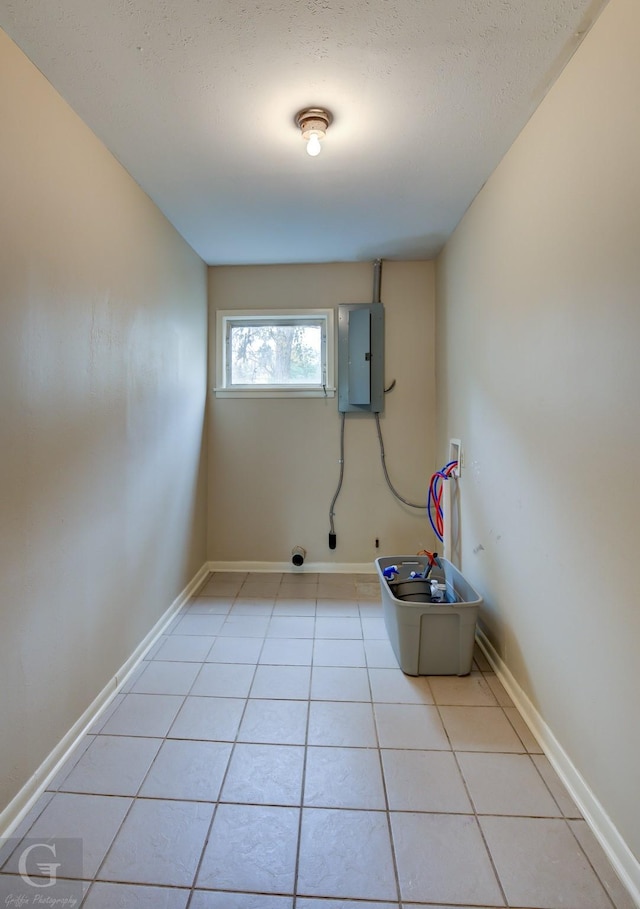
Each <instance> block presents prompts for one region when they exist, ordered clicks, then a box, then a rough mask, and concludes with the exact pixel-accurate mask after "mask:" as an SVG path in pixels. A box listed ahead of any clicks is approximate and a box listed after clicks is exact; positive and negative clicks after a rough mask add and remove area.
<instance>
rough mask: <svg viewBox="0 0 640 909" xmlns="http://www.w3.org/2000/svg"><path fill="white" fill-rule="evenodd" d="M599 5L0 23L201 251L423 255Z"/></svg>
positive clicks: (160, 5)
mask: <svg viewBox="0 0 640 909" xmlns="http://www.w3.org/2000/svg"><path fill="white" fill-rule="evenodd" d="M604 3H605V0H595V2H594V0H393V2H390V0H269V2H263V0H180V2H176V0H172V2H168V0H0V26H1V27H2V28H3V29H4V30H5V31H6V32H7V33H8V34H9V35H10V36H11V37H12V38H13V39H14V41H16V43H17V44H18V45H19V46H20V47H21V48H22V49H23V50H24V51H25V53H26V54H27V55H28V56H29V57H30V59H31V60H32V61H33V62H34V63H35V64H36V65H37V66H38V67H39V69H40V70H41V71H42V72H43V73H44V74H45V76H46V77H47V78H48V79H49V80H50V82H51V83H52V84H53V85H54V86H55V88H56V89H57V90H58V91H59V92H60V93H61V94H62V95H63V97H64V98H66V100H67V101H68V102H69V103H70V104H71V106H72V107H73V108H74V109H75V110H76V111H77V112H78V113H79V114H80V116H81V117H82V118H83V119H84V120H85V121H86V123H88V124H89V126H90V127H91V128H92V129H93V130H94V131H95V133H96V134H97V135H98V136H99V137H100V138H101V139H102V140H103V141H104V143H105V144H106V145H107V146H108V148H109V149H111V151H112V152H113V153H114V154H115V155H116V157H117V158H118V159H119V160H120V161H121V162H122V163H123V165H124V166H125V167H126V168H127V169H128V171H129V172H130V173H131V174H132V175H133V177H134V178H135V180H136V181H137V182H138V183H139V184H140V186H142V187H143V189H145V190H146V192H147V193H148V194H149V195H150V196H151V198H152V199H153V200H154V201H155V202H156V204H157V205H158V206H159V207H160V208H161V209H162V211H163V212H164V213H165V214H166V215H167V217H168V218H169V219H170V221H171V222H172V223H173V224H174V225H175V227H176V228H177V229H178V230H179V231H180V233H181V234H182V235H183V236H184V237H185V239H186V240H187V241H188V242H189V243H190V244H191V246H193V248H194V249H195V250H196V251H197V252H198V253H199V254H200V255H201V256H202V258H203V259H205V260H206V261H207V262H209V263H212V264H221V263H225V264H240V263H269V262H273V263H275V262H328V261H351V260H366V259H373V258H377V257H383V258H429V257H431V256H432V255H433V254H435V253H436V252H437V251H438V250H439V249H440V248H441V247H442V245H443V243H444V241H445V240H446V238H447V237H448V236H449V234H450V233H451V231H452V230H453V229H454V228H455V226H456V224H457V223H458V221H459V220H460V218H461V216H462V215H463V213H464V211H465V210H466V208H467V207H468V205H469V204H470V202H471V201H472V199H473V197H474V196H475V194H476V193H477V192H478V190H479V189H480V188H481V186H482V184H483V183H484V182H485V180H486V179H487V177H488V176H489V175H490V174H491V172H492V170H493V169H494V168H495V166H496V165H497V164H498V162H499V160H500V158H501V157H502V156H503V155H504V153H505V152H506V150H507V149H508V147H509V146H510V144H511V143H512V141H513V139H514V138H515V137H516V135H517V134H518V132H519V131H520V130H521V129H522V127H523V126H524V124H525V123H526V121H527V119H528V118H529V116H530V115H531V113H532V112H533V110H534V109H535V107H536V106H537V104H538V103H539V102H540V100H541V99H542V97H543V95H544V92H545V91H546V89H547V88H548V86H549V85H550V83H551V82H552V81H553V79H554V78H555V77H556V76H557V74H558V72H559V71H560V69H561V67H562V66H563V65H564V63H566V61H567V60H568V58H569V57H570V55H571V54H572V53H573V51H574V50H575V48H576V47H577V45H578V44H579V42H580V40H581V38H582V36H583V34H584V33H585V31H586V30H587V29H588V28H589V27H590V25H591V24H592V21H593V19H594V18H595V17H596V15H597V13H598V12H599V11H600V10H601V9H602V7H603V6H604ZM312 105H313V106H315V105H321V106H326V107H328V108H329V109H330V110H331V111H332V112H333V115H334V118H335V119H334V123H333V125H332V126H331V127H330V130H329V132H328V134H327V138H326V140H325V142H324V143H323V151H322V154H321V155H320V156H319V157H317V158H310V157H309V156H308V155H307V154H306V153H305V150H304V142H303V141H302V139H301V138H300V134H299V131H298V130H297V128H296V126H295V125H294V120H293V118H294V115H295V113H296V111H298V110H299V109H300V108H302V107H306V106H312Z"/></svg>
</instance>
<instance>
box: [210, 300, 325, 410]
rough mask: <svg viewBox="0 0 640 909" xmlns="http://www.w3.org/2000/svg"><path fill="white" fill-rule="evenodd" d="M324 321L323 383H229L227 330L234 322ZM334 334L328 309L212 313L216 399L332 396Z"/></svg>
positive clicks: (226, 310) (228, 330)
mask: <svg viewBox="0 0 640 909" xmlns="http://www.w3.org/2000/svg"><path fill="white" fill-rule="evenodd" d="M319 320H320V321H321V322H323V323H324V325H323V329H322V342H323V345H322V346H323V368H322V372H323V382H322V384H319V385H232V384H231V382H230V363H229V356H228V355H229V344H230V340H229V339H230V330H231V327H232V326H233V325H234V324H238V322H247V323H249V324H251V323H254V324H255V323H256V322H262V323H263V324H269V323H273V324H277V323H278V322H289V323H291V321H294V322H298V323H300V324H303V323H304V322H305V321H310V322H318V321H319ZM334 369H335V336H334V314H333V310H332V309H225V310H218V312H217V314H216V385H215V388H214V392H215V395H216V397H217V398H333V397H334V395H335V392H336V389H335V372H334Z"/></svg>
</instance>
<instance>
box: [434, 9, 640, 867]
mask: <svg viewBox="0 0 640 909" xmlns="http://www.w3.org/2000/svg"><path fill="white" fill-rule="evenodd" d="M638 34H640V6H639V5H638V4H637V2H636V0H611V2H610V3H609V5H608V7H607V8H605V10H604V12H603V14H602V16H601V17H600V19H599V20H598V21H597V23H596V25H595V26H594V28H593V30H592V31H591V33H590V34H589V35H588V36H587V38H586V40H585V42H584V44H583V45H582V47H581V48H580V50H579V51H578V52H577V54H576V55H575V57H574V58H573V60H572V61H571V63H570V64H569V66H568V67H567V69H566V70H565V71H564V73H563V74H562V76H561V77H560V79H559V81H558V82H557V83H556V85H555V87H554V88H553V89H552V91H551V92H550V94H549V95H548V96H547V98H546V99H545V101H544V102H543V103H542V105H541V107H540V108H539V109H538V111H537V113H536V114H535V116H534V117H533V119H532V120H531V121H530V123H529V124H528V126H527V127H526V129H525V130H524V131H523V133H522V134H521V136H520V137H519V139H518V140H517V142H516V143H515V145H514V146H513V147H512V149H511V150H510V151H509V153H508V154H507V155H506V157H505V159H504V160H503V162H502V163H501V165H500V166H499V167H498V169H497V171H496V172H495V173H494V175H493V176H492V178H491V179H490V180H489V182H488V184H487V185H486V187H485V188H484V190H483V191H482V192H481V194H480V195H479V197H478V198H477V199H476V201H475V203H474V204H473V206H472V207H471V209H470V211H469V212H468V213H467V215H466V217H465V218H464V220H463V222H462V223H461V225H460V226H459V228H458V230H457V231H456V233H455V234H454V236H453V238H452V239H451V241H450V242H449V243H448V244H447V246H446V248H445V251H444V253H443V255H442V257H441V259H440V261H439V263H438V283H437V288H438V312H437V326H438V353H439V369H438V391H439V407H440V414H441V417H442V420H441V437H440V438H441V450H444V448H443V445H444V440H445V439H446V438H447V437H449V436H450V435H454V436H460V437H461V438H462V441H463V443H464V448H465V453H466V469H465V471H464V474H463V479H462V482H461V497H462V569H463V571H464V572H465V574H466V575H467V576H468V578H469V580H470V581H471V582H472V583H474V584H475V585H477V586H478V587H479V588H480V589H481V590H482V592H483V593H484V595H485V598H486V607H485V609H484V612H483V622H484V625H485V627H486V628H487V630H488V634H489V636H490V638H491V640H492V641H493V643H494V645H495V646H496V647H497V649H498V651H499V653H500V655H501V656H502V658H503V659H504V660H505V661H506V664H507V666H508V667H509V669H510V670H511V671H512V673H513V674H514V675H515V677H516V679H517V681H518V682H519V684H520V685H521V686H522V688H523V689H524V690H525V692H526V694H528V696H529V697H530V698H531V700H532V701H533V703H534V705H535V706H536V707H537V709H538V710H539V712H540V713H541V715H542V717H543V718H544V719H545V720H546V722H547V723H548V725H549V726H550V727H551V729H552V731H553V733H555V735H556V736H557V738H558V739H559V741H560V743H561V745H562V746H563V747H564V749H565V750H566V752H567V753H568V754H569V756H570V758H571V760H572V761H573V763H574V764H575V766H576V767H577V769H578V770H579V771H580V772H581V773H582V775H583V776H584V778H585V780H586V782H587V784H588V785H589V786H590V787H591V788H592V790H593V792H594V794H595V796H596V798H597V799H598V800H599V801H600V802H601V804H602V806H603V807H604V809H605V811H606V812H607V813H608V814H609V815H610V818H611V820H612V821H613V823H614V824H615V826H616V827H617V829H618V831H619V833H620V834H621V835H622V837H623V838H624V840H626V843H627V844H628V846H629V847H630V849H631V850H632V851H633V852H634V853H635V856H636V858H637V857H639V856H640V810H639V808H640V806H639V802H638V798H639V793H640V759H639V755H640V723H639V722H638V709H639V708H638V705H639V697H638V695H639V693H640V682H639V675H638V655H639V653H640V603H639V599H638V590H639V587H638V567H637V565H636V559H637V557H638V551H639V550H640V523H639V520H638V515H639V514H640V485H639V484H638V481H637V478H636V477H635V469H636V467H637V465H638V464H639V463H640V357H639V355H638V344H639V339H640V298H639V292H640V214H639V213H640V104H639V103H638V86H639V85H640V54H638V47H637V36H638Z"/></svg>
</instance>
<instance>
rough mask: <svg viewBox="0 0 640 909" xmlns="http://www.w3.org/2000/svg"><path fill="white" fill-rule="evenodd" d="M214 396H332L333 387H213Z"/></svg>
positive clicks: (334, 392) (333, 392) (333, 393)
mask: <svg viewBox="0 0 640 909" xmlns="http://www.w3.org/2000/svg"><path fill="white" fill-rule="evenodd" d="M213 391H214V393H215V396H216V398H334V397H335V394H336V390H335V388H296V387H295V386H293V387H291V388H214V389H213Z"/></svg>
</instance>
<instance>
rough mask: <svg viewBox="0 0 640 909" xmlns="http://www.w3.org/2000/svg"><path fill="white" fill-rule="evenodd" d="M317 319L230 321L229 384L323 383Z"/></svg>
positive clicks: (320, 338)
mask: <svg viewBox="0 0 640 909" xmlns="http://www.w3.org/2000/svg"><path fill="white" fill-rule="evenodd" d="M322 328H323V326H322V324H321V323H320V322H319V321H315V322H310V321H305V322H304V323H303V324H300V323H298V322H295V321H293V322H284V321H279V322H277V323H274V322H271V323H270V324H254V325H251V324H247V323H246V322H245V323H235V324H234V323H233V322H231V324H230V350H229V353H230V356H229V361H230V362H229V366H230V373H231V374H230V384H231V385H316V386H317V385H322V384H323V377H322V371H323V369H322V367H323V364H322V346H323V345H322Z"/></svg>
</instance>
